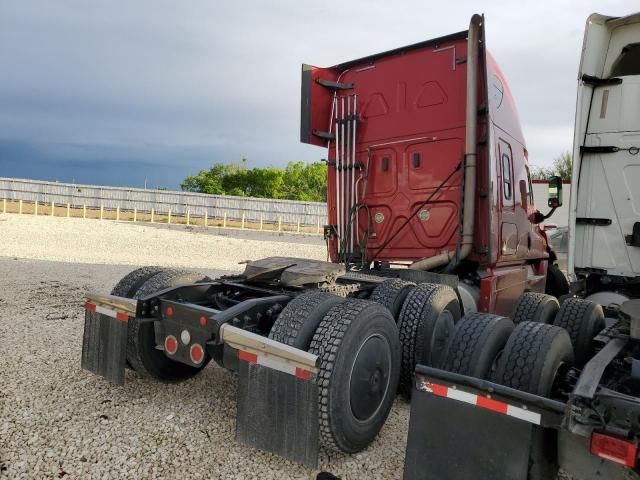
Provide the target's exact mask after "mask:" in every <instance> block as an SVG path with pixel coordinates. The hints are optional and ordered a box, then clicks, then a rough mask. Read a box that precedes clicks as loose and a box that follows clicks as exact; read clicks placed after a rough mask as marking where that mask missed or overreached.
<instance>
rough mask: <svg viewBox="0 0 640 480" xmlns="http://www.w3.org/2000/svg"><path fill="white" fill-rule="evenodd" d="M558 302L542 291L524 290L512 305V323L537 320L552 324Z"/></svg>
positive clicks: (558, 305)
mask: <svg viewBox="0 0 640 480" xmlns="http://www.w3.org/2000/svg"><path fill="white" fill-rule="evenodd" d="M559 308H560V304H559V303H558V300H557V299H556V298H555V297H552V296H551V295H546V294H544V293H534V292H525V293H523V294H522V295H520V298H518V301H517V302H516V304H515V305H514V306H513V312H512V313H511V318H512V319H513V323H516V324H517V323H522V322H538V323H548V324H552V323H553V320H554V318H555V317H556V313H558V309H559Z"/></svg>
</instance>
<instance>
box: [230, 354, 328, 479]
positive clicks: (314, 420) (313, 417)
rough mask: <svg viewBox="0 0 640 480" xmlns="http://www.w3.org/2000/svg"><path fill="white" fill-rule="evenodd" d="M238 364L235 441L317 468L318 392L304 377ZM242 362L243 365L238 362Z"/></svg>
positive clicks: (252, 363)
mask: <svg viewBox="0 0 640 480" xmlns="http://www.w3.org/2000/svg"><path fill="white" fill-rule="evenodd" d="M242 353H243V352H240V360H241V361H239V362H238V393H237V406H238V413H237V419H236V440H237V441H238V442H241V443H244V444H246V445H249V446H251V447H255V448H258V449H260V450H266V451H268V452H272V453H275V454H277V455H280V456H282V457H285V458H287V459H289V460H291V461H294V462H298V463H302V464H304V465H306V466H308V467H311V468H316V466H317V464H318V448H319V430H318V407H317V403H318V387H317V385H316V382H315V376H307V375H305V376H304V377H302V378H301V377H300V376H296V374H295V371H294V374H291V373H286V372H284V371H281V370H276V369H273V368H269V367H267V366H263V365H259V364H258V363H257V362H255V361H254V359H252V358H250V357H249V358H247V357H246V356H245V358H243V357H242ZM242 360H244V361H242Z"/></svg>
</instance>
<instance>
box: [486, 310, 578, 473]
mask: <svg viewBox="0 0 640 480" xmlns="http://www.w3.org/2000/svg"><path fill="white" fill-rule="evenodd" d="M572 363H573V349H572V348H571V340H570V339H569V335H568V334H567V332H566V331H565V330H563V329H562V328H559V327H556V326H553V325H546V324H543V323H534V322H522V323H520V324H518V325H517V326H516V328H515V330H514V331H513V333H512V334H511V336H510V337H509V341H508V342H507V345H506V347H505V349H504V352H503V353H502V357H501V358H500V360H499V362H498V368H497V370H496V372H495V373H494V375H493V381H494V382H496V383H500V384H502V385H505V386H507V387H511V388H515V389H517V390H522V391H524V392H529V393H533V394H535V395H540V396H543V397H549V396H551V393H552V388H553V385H554V382H555V381H556V379H557V377H558V375H559V374H561V373H562V368H563V366H564V367H568V366H570V365H571V364H572ZM557 442H558V437H557V432H556V431H555V430H553V429H551V428H549V429H545V428H543V427H538V426H535V427H533V434H532V438H531V450H530V451H529V475H528V479H529V480H545V479H549V478H556V475H557V473H558V457H557V452H558V450H557Z"/></svg>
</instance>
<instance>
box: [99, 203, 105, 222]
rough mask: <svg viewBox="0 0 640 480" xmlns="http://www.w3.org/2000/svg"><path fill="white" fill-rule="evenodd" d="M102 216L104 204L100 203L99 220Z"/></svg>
mask: <svg viewBox="0 0 640 480" xmlns="http://www.w3.org/2000/svg"><path fill="white" fill-rule="evenodd" d="M103 218H104V205H103V204H100V220H102V219H103Z"/></svg>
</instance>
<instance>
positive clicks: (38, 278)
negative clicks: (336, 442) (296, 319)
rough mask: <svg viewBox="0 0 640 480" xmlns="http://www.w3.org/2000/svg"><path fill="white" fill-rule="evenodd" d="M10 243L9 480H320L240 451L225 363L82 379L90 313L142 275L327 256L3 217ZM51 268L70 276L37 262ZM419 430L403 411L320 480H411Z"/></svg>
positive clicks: (5, 465) (5, 474)
mask: <svg viewBox="0 0 640 480" xmlns="http://www.w3.org/2000/svg"><path fill="white" fill-rule="evenodd" d="M0 229H1V230H0V231H1V232H2V237H1V238H2V242H1V243H0V272H2V275H1V276H0V339H2V345H1V346H0V352H1V353H0V372H2V373H1V374H0V375H1V377H0V378H1V382H2V384H1V388H0V477H2V478H11V479H13V478H28V479H31V478H83V479H84V478H136V479H138V478H260V479H287V478H294V479H307V478H315V474H316V473H317V471H311V470H309V469H306V468H304V467H301V466H299V465H297V464H294V463H291V462H289V461H287V460H284V459H282V458H280V457H277V456H275V455H271V454H269V453H265V452H261V451H258V450H254V449H251V448H248V447H244V446H242V445H238V444H236V443H235V441H234V432H235V409H236V408H235V394H236V379H235V375H234V374H232V373H230V372H228V371H226V370H224V369H222V368H219V367H217V366H215V365H214V364H213V362H212V363H211V364H210V365H209V366H208V367H207V368H205V369H204V371H203V372H202V373H201V374H200V375H198V376H197V377H196V378H193V379H191V380H189V381H186V382H184V383H181V384H177V385H166V384H159V383H154V382H150V381H145V380H142V379H140V378H138V377H137V376H136V375H135V373H133V372H130V371H127V383H126V385H125V386H124V387H118V386H113V385H110V384H109V383H108V382H106V381H104V380H103V379H101V378H99V377H97V376H95V375H92V374H90V373H88V372H86V371H83V370H81V369H80V352H81V346H82V326H83V314H82V308H81V304H82V300H83V294H84V293H85V292H86V291H87V290H102V291H107V290H109V289H110V288H111V287H112V286H113V285H114V284H115V283H116V282H117V281H118V280H119V279H120V278H121V277H122V276H123V275H125V274H126V273H127V272H128V271H130V270H132V269H133V268H135V266H137V265H141V264H161V265H167V266H195V265H201V263H200V262H199V261H198V260H199V259H201V258H207V257H206V255H207V254H211V252H214V253H215V259H213V258H212V260H211V261H210V264H211V266H212V267H213V266H218V268H219V269H218V270H212V269H209V270H205V271H206V272H208V273H210V274H214V275H217V274H221V273H226V272H227V271H229V270H237V268H238V265H237V262H238V261H239V260H241V259H244V258H258V257H262V256H268V255H278V254H280V255H283V254H289V255H292V254H294V253H293V251H292V250H294V251H295V255H298V256H311V257H313V258H323V256H324V249H323V247H321V246H313V245H300V244H295V245H292V244H290V243H276V242H272V241H256V240H249V239H240V240H238V239H234V238H219V237H215V236H213V235H209V234H197V233H191V232H184V231H182V232H181V231H177V230H173V229H171V230H169V229H156V228H151V229H149V228H146V227H145V226H138V225H127V224H118V223H115V222H99V221H91V220H82V219H79V220H75V219H65V218H63V219H58V218H53V219H51V218H33V217H27V216H22V217H18V216H17V215H4V216H3V215H0ZM143 234H144V236H143ZM163 245H165V246H164V248H163ZM43 258H45V259H54V260H65V262H62V261H44V260H34V259H43ZM218 259H219V260H218ZM70 262H73V263H70ZM81 262H84V263H81ZM106 263H113V264H121V265H105V264H106ZM9 346H10V347H9ZM408 416H409V407H408V405H407V404H406V403H405V402H403V401H400V400H398V401H397V402H396V405H395V406H394V408H393V410H392V412H391V415H390V417H389V419H388V421H387V424H386V425H385V427H384V428H383V430H382V432H381V434H380V436H379V437H378V439H377V440H376V441H375V442H374V443H373V444H372V445H371V446H370V447H369V448H368V449H367V450H366V451H364V452H361V453H359V454H357V455H351V456H347V455H340V454H336V453H334V452H325V451H321V458H320V468H321V469H323V470H327V471H330V472H333V473H335V474H338V475H341V476H342V477H343V478H344V479H362V478H367V479H393V478H401V476H402V464H403V460H404V445H405V442H406V433H407V425H408Z"/></svg>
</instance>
